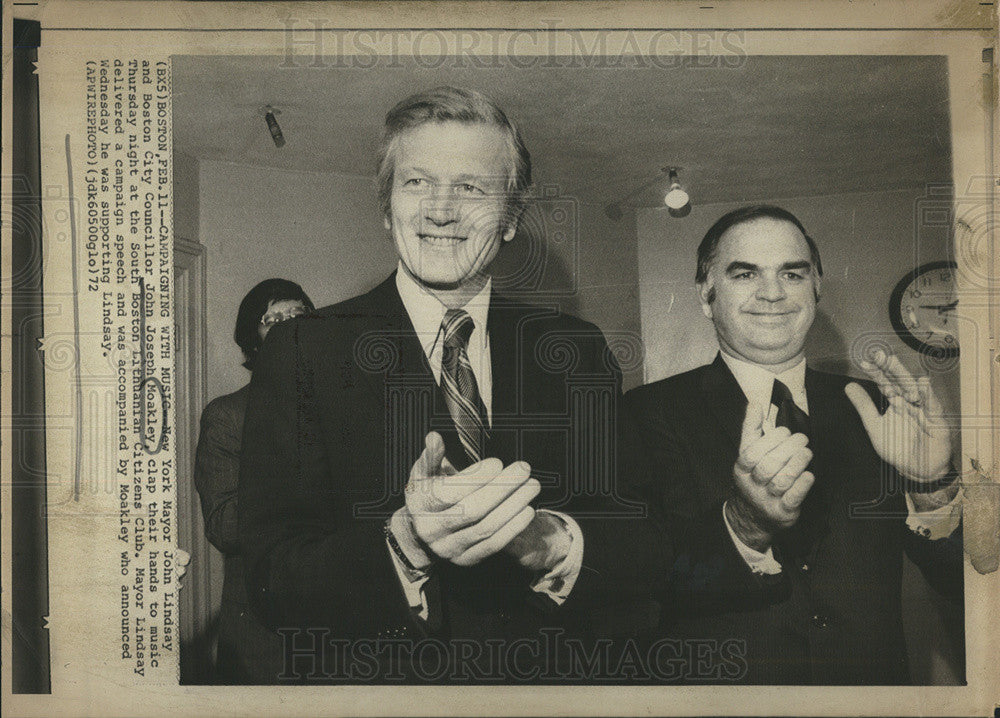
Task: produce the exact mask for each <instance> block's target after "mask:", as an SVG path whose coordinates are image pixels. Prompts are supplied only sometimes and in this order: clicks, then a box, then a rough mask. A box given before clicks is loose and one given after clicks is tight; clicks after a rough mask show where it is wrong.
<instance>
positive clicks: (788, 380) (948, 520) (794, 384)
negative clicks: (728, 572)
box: [721, 352, 962, 574]
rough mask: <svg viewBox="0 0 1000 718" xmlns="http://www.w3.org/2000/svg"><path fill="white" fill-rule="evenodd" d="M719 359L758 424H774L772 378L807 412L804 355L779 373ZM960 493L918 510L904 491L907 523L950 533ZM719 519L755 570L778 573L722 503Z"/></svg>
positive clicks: (937, 534)
mask: <svg viewBox="0 0 1000 718" xmlns="http://www.w3.org/2000/svg"><path fill="white" fill-rule="evenodd" d="M721 355H722V360H723V361H724V362H725V363H726V366H727V367H729V371H731V372H732V374H733V377H735V379H736V383H738V384H739V385H740V389H742V390H743V394H744V395H745V396H746V398H747V411H748V412H754V413H755V414H756V415H757V416H759V417H760V422H761V428H762V429H763V430H764V431H769V430H771V429H773V428H774V426H775V417H776V416H777V407H776V406H774V405H773V404H772V403H771V392H772V390H773V388H774V381H775V380H776V379H777V380H778V381H780V382H781V383H782V384H784V385H785V386H787V387H788V390H789V391H790V392H791V394H792V400H793V401H794V402H795V404H796V406H798V407H799V408H800V409H802V411H804V412H805V413H806V414H808V413H809V401H808V397H807V396H806V360H805V357H802V359H801V360H800V361H799V363H798V364H796V365H795V366H793V367H791V368H790V369H786V370H785V371H783V372H781V373H780V374H774V373H773V372H771V371H769V370H767V369H765V368H764V367H761V366H758V365H756V364H751V363H750V362H747V361H743V360H742V359H737V358H736V357H734V356H730V355H729V354H727V353H726V352H721ZM961 494H962V492H961V491H959V492H958V495H956V496H955V498H954V499H953V500H952V501H951V502H950V503H948V504H945V505H944V506H942V507H941V508H938V509H934V510H933V511H919V512H918V511H917V510H916V508H915V506H914V504H913V500H912V499H911V498H910V495H909V494H907V495H906V508H907V512H908V515H907V518H906V525H907V526H908V527H909V528H910V530H911V531H914V532H915V533H919V534H921V535H922V536H926V537H927V538H930V539H938V538H943V537H945V536H949V535H950V534H951V532H952V531H954V530H955V528H956V527H957V526H958V522H959V520H960V519H961V515H962V514H961ZM722 520H723V521H724V522H725V524H726V529H727V530H728V531H729V536H730V538H732V540H733V543H734V544H735V546H736V548H737V550H738V551H739V552H740V556H742V557H743V560H744V561H746V563H747V565H748V566H749V567H750V568H751V570H753V571H754V572H755V573H766V574H776V573H781V564H780V563H778V562H777V561H776V560H775V558H774V553H773V552H772V551H771V549H770V548H768V549H767V550H766V551H764V552H760V551H757V550H755V549H752V548H750V547H749V546H747V545H746V544H745V543H743V542H742V541H740V539H739V538H738V537H737V536H736V532H735V531H733V527H732V526H730V525H729V519H728V518H726V510H725V505H723V508H722Z"/></svg>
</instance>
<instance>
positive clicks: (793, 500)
mask: <svg viewBox="0 0 1000 718" xmlns="http://www.w3.org/2000/svg"><path fill="white" fill-rule="evenodd" d="M761 415H762V412H760V411H755V410H754V409H753V407H747V414H746V418H745V419H744V420H743V432H742V438H741V440H740V454H739V458H738V459H737V460H736V465H735V466H734V467H733V484H734V488H735V491H734V492H733V496H732V498H730V499H729V500H728V501H727V502H726V518H727V519H728V520H729V525H730V526H731V527H732V529H733V531H734V532H735V533H736V535H737V536H738V537H739V539H740V540H741V541H742V542H743V543H744V544H746V545H747V546H749V547H751V548H753V549H756V550H757V551H766V550H767V549H768V548H769V547H770V546H771V542H772V540H773V538H774V534H775V533H776V532H778V531H779V530H781V529H784V528H788V527H790V526H792V525H794V524H795V522H796V521H797V520H798V518H799V514H800V512H801V510H802V502H803V501H804V500H805V498H806V494H808V493H809V489H810V488H812V485H813V482H814V481H815V477H814V476H813V474H812V473H811V472H809V471H806V467H807V466H808V465H809V462H810V461H811V460H812V451H811V450H810V449H809V447H808V446H807V444H808V442H809V440H808V438H807V437H806V436H805V434H793V433H791V432H790V431H789V430H788V429H787V428H786V427H783V426H781V427H777V428H775V429H771V430H770V431H767V432H765V431H763V429H762V427H761V425H760V417H761Z"/></svg>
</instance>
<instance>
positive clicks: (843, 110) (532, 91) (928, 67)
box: [173, 56, 951, 206]
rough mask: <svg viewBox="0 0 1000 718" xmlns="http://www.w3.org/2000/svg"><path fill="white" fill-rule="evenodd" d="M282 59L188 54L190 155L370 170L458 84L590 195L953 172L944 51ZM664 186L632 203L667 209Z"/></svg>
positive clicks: (184, 100)
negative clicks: (485, 60) (620, 61)
mask: <svg viewBox="0 0 1000 718" xmlns="http://www.w3.org/2000/svg"><path fill="white" fill-rule="evenodd" d="M728 59H729V60H732V59H733V58H728ZM282 62H283V58H281V57H232V56H229V57H225V56H213V57H192V56H178V57H175V58H174V61H173V98H174V148H175V151H178V152H182V153H185V154H187V155H190V156H192V157H195V158H198V159H205V160H220V161H230V162H236V163H245V164H253V165H260V166H268V167H279V168H287V169H298V170H306V171H318V172H328V171H332V172H339V173H346V174H355V175H366V176H370V175H371V174H373V165H374V156H375V149H376V145H377V142H378V138H379V134H380V131H381V123H382V120H383V117H384V115H385V112H386V111H387V110H388V109H389V108H390V107H392V105H394V104H395V103H396V102H397V101H399V100H400V99H402V98H403V97H405V96H407V95H408V94H410V93H412V92H415V91H417V90H421V89H427V88H430V87H434V86H436V85H441V84H453V85H459V86H464V87H471V88H475V89H479V90H483V91H484V92H486V93H488V94H489V95H491V96H492V97H494V98H495V99H496V100H497V101H498V102H499V103H500V105H501V106H502V107H503V108H504V109H505V110H506V111H507V113H508V115H510V116H511V117H512V118H513V119H514V120H515V121H516V122H518V123H519V124H520V125H521V127H522V130H523V132H524V134H525V138H526V141H527V144H528V148H529V149H530V150H531V152H532V158H533V161H534V166H535V181H536V184H546V185H548V184H555V185H558V186H559V188H560V189H561V190H562V191H563V192H566V193H569V194H571V195H574V196H576V197H577V198H578V199H579V200H580V201H583V202H589V203H594V204H602V205H606V204H610V203H612V202H615V201H617V200H621V199H622V198H623V197H624V196H626V195H627V194H629V193H630V192H631V191H632V190H634V189H636V188H637V187H639V186H640V185H642V184H643V183H645V182H646V181H648V180H650V179H652V178H653V177H655V176H656V175H657V174H658V172H659V169H660V168H661V167H663V166H666V165H681V166H683V167H684V168H685V169H684V171H682V172H681V180H682V182H683V184H684V185H685V188H686V189H687V190H688V191H689V193H690V194H691V196H692V200H693V201H694V202H697V203H700V204H706V203H710V202H728V201H750V200H760V199H778V198H785V197H796V196H810V195H820V194H836V193H841V192H850V191H859V190H861V191H863V190H881V189H892V188H902V187H914V186H920V185H923V184H925V183H929V182H948V181H950V178H951V166H950V129H949V108H948V79H947V65H946V61H945V59H944V58H942V57H927V56H898V57H871V56H835V57H749V58H745V61H744V63H743V64H742V66H740V67H736V68H724V67H698V66H696V65H695V64H694V63H692V62H684V63H682V64H679V66H677V67H675V68H668V69H663V68H658V67H652V66H649V67H646V68H637V67H634V66H626V67H620V68H595V67H591V68H587V69H584V68H565V67H563V68H545V67H537V66H536V67H534V68H531V69H518V68H514V67H510V66H509V65H508V66H507V67H503V68H471V67H464V68H463V67H455V66H454V64H455V63H451V62H448V63H445V65H444V66H443V67H439V68H435V69H425V68H420V67H416V66H414V65H412V64H411V63H403V62H401V61H397V62H396V63H394V64H396V65H400V66H398V67H396V66H388V65H386V66H382V67H376V68H368V69H363V68H354V69H350V68H341V67H333V66H328V67H325V68H309V67H303V68H298V69H291V68H287V67H281V64H282ZM466 64H468V63H466ZM267 104H270V105H272V106H274V107H276V108H278V109H280V111H281V114H280V115H279V116H278V121H279V122H280V124H281V128H282V130H283V132H284V135H285V139H286V141H287V144H286V145H285V146H284V147H282V148H280V149H279V148H276V147H275V146H274V144H273V143H272V142H271V138H270V136H269V135H268V133H267V129H266V126H265V124H264V119H263V115H262V112H261V108H262V107H263V106H264V105H267ZM655 189H658V188H656V187H654V189H653V190H650V191H647V192H644V193H640V194H638V195H637V196H636V197H635V198H633V199H632V200H630V202H629V203H630V204H633V205H639V206H650V205H653V204H655V203H657V202H658V201H660V197H662V195H660V197H657V196H655V192H654V190H655Z"/></svg>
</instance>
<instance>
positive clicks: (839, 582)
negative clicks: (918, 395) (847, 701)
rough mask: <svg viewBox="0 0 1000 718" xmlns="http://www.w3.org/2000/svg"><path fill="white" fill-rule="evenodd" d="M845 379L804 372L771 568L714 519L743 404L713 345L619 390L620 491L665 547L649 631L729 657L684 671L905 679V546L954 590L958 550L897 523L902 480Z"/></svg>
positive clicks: (800, 678)
mask: <svg viewBox="0 0 1000 718" xmlns="http://www.w3.org/2000/svg"><path fill="white" fill-rule="evenodd" d="M849 381H852V379H850V378H849V377H845V376H838V375H833V374H826V373H822V372H818V371H813V370H811V369H807V370H806V393H807V396H808V399H809V414H810V423H811V438H810V447H811V448H812V450H813V452H814V458H813V463H812V464H811V469H812V470H813V473H814V474H815V475H816V483H815V484H814V486H813V488H812V490H811V491H810V493H809V496H808V497H807V501H806V504H804V507H803V512H802V515H801V517H800V519H799V522H798V527H799V530H801V531H803V532H804V533H803V534H801V535H797V534H793V535H792V536H793V537H794V539H795V542H794V543H792V542H789V541H788V540H786V539H787V538H789V537H780V538H779V540H778V541H777V543H776V546H775V552H776V558H777V559H778V560H779V561H780V562H781V563H782V567H783V571H782V573H781V574H779V575H778V576H777V577H763V576H759V575H755V574H753V573H752V572H751V571H750V570H749V568H748V567H747V565H746V563H745V562H744V561H743V559H742V558H741V557H740V555H739V553H738V552H737V550H736V548H735V546H734V545H733V542H732V540H731V539H730V537H729V534H728V532H727V531H726V528H725V525H724V523H723V518H722V503H723V501H724V500H725V499H726V498H727V497H728V496H729V495H730V491H731V490H732V469H733V464H734V463H735V461H736V458H737V455H738V453H739V442H740V430H741V425H742V422H743V418H744V414H745V413H746V405H747V401H746V398H745V397H744V395H743V392H742V391H741V390H740V387H739V384H738V383H737V382H736V379H735V378H734V377H733V375H732V373H731V372H730V371H729V369H728V367H727V366H726V365H725V363H724V362H723V361H722V358H721V356H719V357H717V358H716V360H715V362H714V363H712V364H710V365H706V366H702V367H699V368H697V369H694V370H692V371H689V372H686V373H684V374H680V375H678V376H674V377H671V378H668V379H665V380H663V381H659V382H656V383H653V384H649V385H647V386H644V387H640V388H637V389H634V390H633V391H631V392H629V393H628V394H627V395H626V398H625V414H626V424H627V425H628V427H627V428H626V433H627V435H628V437H629V446H628V448H627V449H625V451H627V453H628V455H629V456H631V457H633V458H634V459H635V461H634V463H632V468H631V470H630V473H629V474H628V475H627V477H626V478H627V479H628V480H629V482H630V489H629V491H630V493H634V495H636V496H638V497H641V498H643V499H644V500H646V501H648V502H649V504H650V506H651V510H652V511H653V512H654V513H655V514H656V520H657V522H658V524H659V525H660V527H661V530H662V535H663V536H664V542H669V543H670V544H671V546H672V553H671V554H669V555H668V554H666V553H665V554H664V561H663V563H662V564H661V566H660V567H659V571H660V576H661V578H662V579H663V580H662V582H661V584H660V586H659V588H658V593H659V595H660V597H661V599H662V601H663V604H664V608H665V615H664V621H663V625H662V626H661V632H669V633H670V634H671V635H674V636H678V637H685V638H689V639H691V638H693V639H699V638H706V639H710V640H712V641H715V642H716V643H715V644H713V645H715V646H716V648H715V649H714V650H715V651H716V652H717V653H718V652H720V651H721V652H722V654H724V655H728V656H729V657H730V658H731V659H735V660H730V661H728V662H727V661H719V662H718V663H719V666H718V669H717V670H716V671H714V672H703V674H702V675H692V676H689V678H691V679H693V680H709V681H713V682H723V683H724V682H729V681H741V682H750V683H767V684H785V683H788V684H808V683H816V684H901V683H907V682H909V673H908V669H907V660H906V646H905V644H904V639H903V631H902V619H901V600H900V581H901V572H902V557H903V551H904V548H905V549H906V550H907V551H908V552H909V553H910V555H911V557H913V558H914V559H915V560H916V561H917V563H918V565H919V566H920V567H921V569H923V570H924V572H925V576H927V577H928V578H929V579H930V580H931V581H932V582H933V583H934V584H935V585H936V587H938V588H939V589H941V590H943V591H945V592H947V593H950V594H952V595H956V594H957V595H960V594H961V587H962V578H961V555H960V553H959V552H954V553H952V554H950V555H949V556H947V557H945V558H944V560H941V559H942V556H941V555H940V554H942V553H947V550H944V551H943V550H942V548H943V542H931V541H926V540H922V539H920V538H919V537H917V536H916V535H915V534H913V533H912V532H911V531H909V530H908V529H907V528H906V526H905V517H906V507H905V499H904V494H903V491H902V482H901V480H900V477H899V476H898V474H896V472H895V471H894V470H892V469H891V467H889V466H887V465H886V464H884V463H883V462H882V461H881V460H880V459H879V457H878V455H877V454H876V452H875V450H874V448H873V447H872V445H871V442H870V441H869V439H868V436H867V434H866V433H865V430H864V427H863V426H862V424H861V420H860V418H859V417H858V415H857V412H856V411H855V410H854V408H853V406H852V405H851V403H850V401H849V400H848V398H847V396H846V395H845V394H844V387H845V386H846V384H847V383H848V382H849ZM861 383H862V384H863V385H865V386H866V388H867V389H868V391H869V392H870V393H871V394H872V396H873V397H876V398H877V397H878V392H877V390H876V389H875V387H874V385H872V384H871V383H870V382H861ZM951 548H953V546H952V547H951ZM796 554H801V555H796ZM935 554H938V555H935ZM740 653H743V654H744V657H743V659H740V656H739V654H740Z"/></svg>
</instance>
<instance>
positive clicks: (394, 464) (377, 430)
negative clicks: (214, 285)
mask: <svg viewBox="0 0 1000 718" xmlns="http://www.w3.org/2000/svg"><path fill="white" fill-rule="evenodd" d="M530 181H531V164H530V157H529V154H528V151H527V149H526V148H525V146H524V143H523V141H522V139H521V135H520V133H519V132H518V130H517V129H516V128H515V127H514V125H513V124H512V123H511V122H510V121H509V120H508V118H507V117H506V116H505V115H504V113H503V112H502V111H501V110H500V108H499V107H497V106H496V105H495V104H494V103H493V102H492V101H491V100H489V99H488V98H486V97H485V96H483V95H481V94H479V93H477V92H472V91H467V90H461V89H457V88H450V87H444V88H438V89H436V90H432V91H430V92H427V93H422V94H419V95H414V96H412V97H410V98H407V99H406V100H404V101H403V102H401V103H400V104H399V105H397V106H396V107H395V108H394V109H393V110H392V111H390V112H389V114H388V115H387V117H386V127H385V135H384V139H383V145H382V150H381V156H380V164H379V172H378V183H379V199H380V202H381V209H382V212H383V217H384V221H385V226H386V229H387V230H389V232H390V234H391V236H392V240H393V242H394V244H395V247H396V250H397V253H398V255H399V264H398V268H397V270H396V272H395V273H394V274H393V275H392V276H390V277H389V278H388V279H387V280H385V281H384V282H383V283H382V284H380V285H379V286H377V287H376V288H374V289H373V290H371V291H370V292H368V293H367V294H364V295H361V296H359V297H355V298H354V299H350V300H348V301H346V302H343V303H340V304H337V305H334V306H331V307H327V308H325V309H321V310H319V311H317V312H315V313H314V314H313V315H312V316H311V317H309V318H307V319H305V318H304V319H302V320H297V321H294V322H292V323H290V324H289V325H281V326H278V327H276V328H275V329H274V331H273V332H272V335H271V336H269V337H268V340H267V342H266V343H265V345H264V347H263V349H262V351H261V355H260V358H259V360H258V362H257V366H256V368H255V371H254V376H253V382H252V386H251V395H250V408H249V413H248V416H247V420H246V430H245V435H244V447H246V449H245V452H244V455H243V461H242V473H241V481H240V490H241V494H240V506H241V518H240V523H241V536H242V543H243V546H244V549H245V552H246V555H247V582H248V589H249V595H250V597H251V600H252V601H254V603H255V605H256V607H257V610H258V611H259V612H260V614H261V616H262V617H263V619H264V620H265V621H266V622H267V623H268V624H269V625H271V626H273V627H275V628H278V629H280V628H287V629H289V630H288V631H286V632H285V635H287V636H288V637H289V641H290V642H289V643H287V644H286V647H287V648H288V656H289V658H290V659H293V658H296V657H298V658H297V660H298V661H299V663H298V664H295V665H297V666H299V667H298V668H296V667H295V666H293V665H290V666H289V669H288V671H287V675H285V676H284V678H288V679H293V678H296V677H297V678H302V676H303V673H310V675H308V676H306V677H305V680H313V679H316V680H327V679H329V680H371V681H383V682H384V681H393V680H415V681H424V680H429V681H467V680H470V679H477V680H484V681H490V682H496V681H521V680H536V679H546V678H550V679H557V678H558V676H556V675H555V674H554V673H553V672H552V666H551V662H552V655H551V650H550V647H546V645H544V643H545V640H546V634H543V633H541V631H542V630H543V629H546V628H549V629H553V631H555V632H559V631H561V630H563V629H566V630H570V631H580V632H584V633H585V632H586V627H585V626H586V619H585V618H584V616H585V615H587V614H588V611H589V610H590V608H591V607H592V606H596V605H599V604H601V603H602V601H604V599H605V598H606V597H607V596H608V595H609V594H614V599H613V600H621V598H622V597H623V596H625V595H626V593H627V591H628V587H629V586H632V585H635V584H634V582H629V581H627V580H624V579H618V578H617V577H618V576H619V575H620V572H621V571H622V570H623V569H627V568H628V567H625V566H622V562H621V561H617V560H615V558H616V556H615V555H614V554H613V552H612V549H611V548H609V542H607V541H605V540H604V539H603V538H602V534H603V533H604V532H605V531H606V529H605V527H604V522H602V521H593V520H587V519H586V518H585V517H584V516H583V515H582V514H581V513H580V512H579V511H578V510H577V507H578V506H581V505H582V504H581V503H580V502H581V501H588V502H589V504H588V505H589V507H590V509H593V507H594V501H597V502H598V503H600V501H601V499H602V497H600V496H596V497H595V496H594V495H589V496H583V495H582V494H583V493H586V492H583V491H580V490H578V489H579V487H581V486H584V485H585V483H588V482H592V481H597V482H598V483H600V484H601V485H607V481H608V480H609V479H608V477H607V476H605V475H597V474H600V472H601V470H600V467H602V466H605V465H606V464H608V463H609V462H611V459H612V458H613V443H614V442H613V440H612V435H613V431H614V423H613V422H614V414H615V411H616V407H617V405H618V400H619V399H618V397H619V393H620V382H621V376H620V371H619V369H618V367H617V364H616V362H615V361H614V358H613V357H612V355H611V354H610V352H609V351H608V347H607V344H606V343H605V341H604V338H603V336H602V335H601V332H600V331H599V330H598V329H597V328H596V327H595V326H593V325H592V324H589V323H587V322H584V321H581V320H579V319H576V318H574V317H571V316H568V315H565V314H561V313H559V312H558V311H556V310H555V309H551V308H538V307H532V306H528V305H524V304H521V303H518V302H514V301H510V300H507V299H504V298H503V297H501V296H498V295H497V293H496V292H494V291H493V288H492V281H491V278H490V275H489V267H490V265H491V263H492V262H493V260H494V258H495V257H496V256H497V253H498V252H499V251H500V250H501V248H502V245H504V244H505V243H506V242H509V241H511V240H512V239H513V238H514V235H515V232H516V229H517V223H518V220H519V218H520V216H521V213H522V211H523V207H524V201H525V192H526V190H527V188H528V186H529V184H530ZM546 347H548V349H546ZM558 347H562V348H561V349H559V348H558ZM553 348H554V351H550V350H552V349H553ZM566 351H568V352H569V355H572V356H571V359H572V360H571V361H563V358H565V357H563V355H565V354H566ZM567 356H568V355H567ZM561 357H563V358H561ZM574 387H575V388H574ZM580 387H585V390H586V391H589V392H591V396H593V397H596V398H597V401H596V403H595V402H589V403H588V402H577V401H575V400H574V398H573V397H574V391H577V390H579V388H580ZM597 395H600V396H597ZM594 406H598V407H604V408H603V409H599V412H600V413H596V414H595V413H594V412H593V411H591V410H588V407H594ZM580 457H590V458H592V459H593V460H592V461H583V460H582V459H581V460H579V461H577V460H576V459H577V458H580ZM595 472H596V474H595ZM404 487H405V490H404ZM591 493H592V492H591ZM546 507H548V508H546ZM591 513H592V512H591ZM614 550H617V546H616V547H615V549H614ZM622 584H624V585H625V586H626V588H625V589H622V588H620V586H621V585H622ZM609 586H615V589H614V590H613V591H612V590H610V589H609V588H608V587H609ZM303 630H305V631H306V632H305V633H304V632H303ZM551 635H553V634H552V633H550V634H548V637H551ZM291 639H294V641H292V640H291ZM345 641H346V642H347V643H345ZM317 642H319V643H323V644H324V645H325V648H326V650H325V651H324V652H323V654H322V655H321V656H320V660H322V661H323V666H317V665H316V662H315V659H316V656H317V655H319V654H318V653H317V652H316V651H313V650H312V649H313V648H315V647H316V645H317ZM488 644H490V645H488ZM338 651H339V652H340V653H343V654H344V655H340V654H339V653H338ZM490 651H492V653H491V652H490ZM303 666H304V668H303ZM545 671H548V673H547V674H546V673H545ZM543 674H544V675H543Z"/></svg>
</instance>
